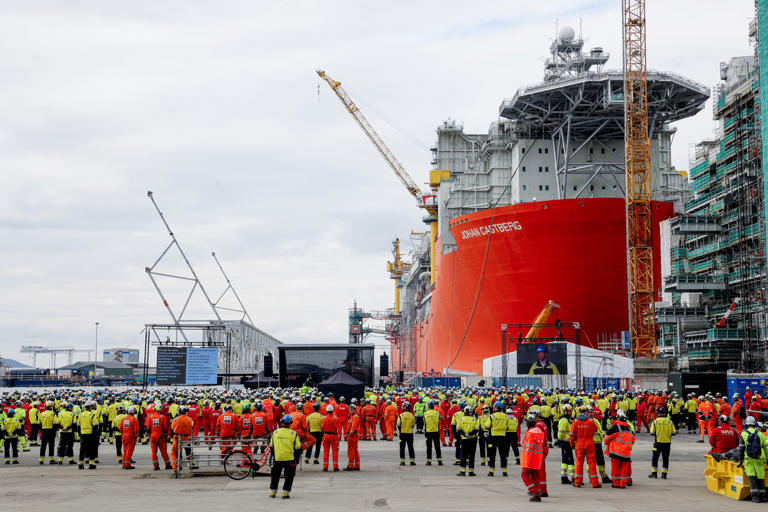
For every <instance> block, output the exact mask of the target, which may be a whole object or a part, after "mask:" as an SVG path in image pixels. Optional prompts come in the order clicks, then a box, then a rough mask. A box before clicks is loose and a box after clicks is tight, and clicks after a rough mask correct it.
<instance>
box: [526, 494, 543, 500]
mask: <svg viewBox="0 0 768 512" xmlns="http://www.w3.org/2000/svg"><path fill="white" fill-rule="evenodd" d="M528 501H541V494H534V495H533V496H532V497H531V499H529V500H528Z"/></svg>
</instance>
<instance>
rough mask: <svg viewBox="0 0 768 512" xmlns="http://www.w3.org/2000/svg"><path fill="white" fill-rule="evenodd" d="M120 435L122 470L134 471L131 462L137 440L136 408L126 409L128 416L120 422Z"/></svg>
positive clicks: (137, 421) (137, 422)
mask: <svg viewBox="0 0 768 512" xmlns="http://www.w3.org/2000/svg"><path fill="white" fill-rule="evenodd" d="M120 433H121V434H122V438H123V469H136V468H135V467H134V466H133V465H132V464H131V461H132V460H133V450H134V449H135V448H136V441H137V440H138V439H139V435H140V429H139V420H138V419H136V407H134V406H130V407H129V408H128V415H127V416H126V417H125V418H123V419H122V421H120Z"/></svg>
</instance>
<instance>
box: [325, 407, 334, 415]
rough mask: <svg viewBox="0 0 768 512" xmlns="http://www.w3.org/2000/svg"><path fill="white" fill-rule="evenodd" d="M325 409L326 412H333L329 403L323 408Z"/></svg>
mask: <svg viewBox="0 0 768 512" xmlns="http://www.w3.org/2000/svg"><path fill="white" fill-rule="evenodd" d="M325 411H326V412H327V413H329V414H330V413H332V412H333V406H332V405H329V406H328V407H326V408H325Z"/></svg>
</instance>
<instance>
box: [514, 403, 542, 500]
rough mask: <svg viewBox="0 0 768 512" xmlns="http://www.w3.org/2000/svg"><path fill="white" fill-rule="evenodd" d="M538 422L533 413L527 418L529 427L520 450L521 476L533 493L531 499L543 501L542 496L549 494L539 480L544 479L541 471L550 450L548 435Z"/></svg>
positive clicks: (529, 491)
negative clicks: (541, 486) (542, 487)
mask: <svg viewBox="0 0 768 512" xmlns="http://www.w3.org/2000/svg"><path fill="white" fill-rule="evenodd" d="M536 423H537V421H536V417H535V416H533V415H531V416H528V417H527V418H526V419H525V424H526V426H527V427H528V429H527V430H526V432H525V437H523V442H522V443H521V444H520V451H521V452H522V453H521V458H520V465H521V467H522V473H521V476H522V478H523V483H524V484H525V486H526V487H527V488H528V494H530V495H531V499H530V501H541V498H542V497H544V498H546V497H547V496H548V494H547V493H546V491H544V490H542V489H541V488H540V486H539V482H541V481H542V478H541V475H540V474H539V471H540V470H541V467H542V466H543V465H544V464H545V463H546V460H547V453H548V451H549V448H548V447H547V435H546V434H545V433H544V431H542V430H541V428H539V427H538V426H537V425H536Z"/></svg>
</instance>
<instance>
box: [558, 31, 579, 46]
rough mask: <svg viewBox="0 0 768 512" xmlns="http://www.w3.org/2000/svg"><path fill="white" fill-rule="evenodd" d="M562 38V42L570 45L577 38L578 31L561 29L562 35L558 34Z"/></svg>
mask: <svg viewBox="0 0 768 512" xmlns="http://www.w3.org/2000/svg"><path fill="white" fill-rule="evenodd" d="M558 35H559V37H560V41H562V42H564V43H570V42H571V41H573V40H574V39H575V38H576V31H575V30H574V29H573V27H563V28H561V29H560V34H558Z"/></svg>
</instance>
